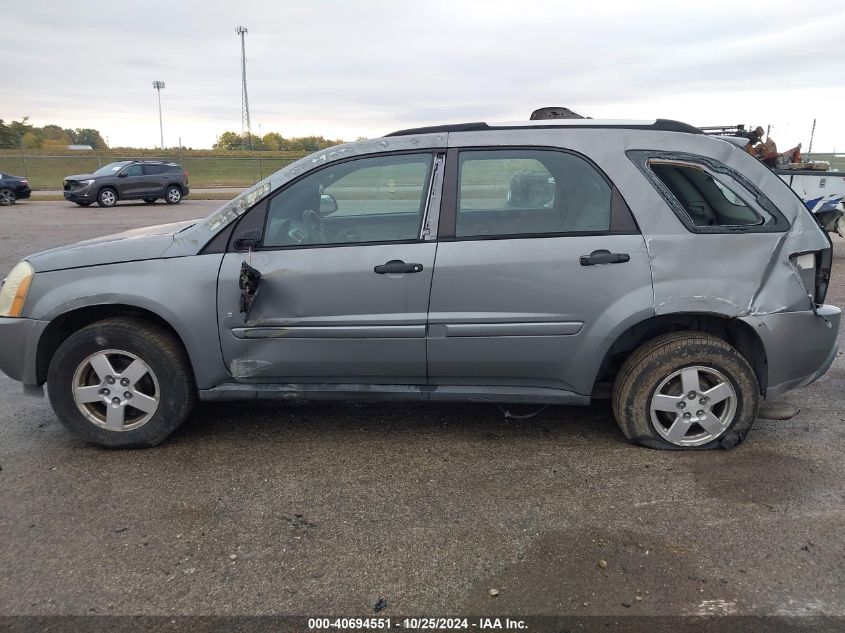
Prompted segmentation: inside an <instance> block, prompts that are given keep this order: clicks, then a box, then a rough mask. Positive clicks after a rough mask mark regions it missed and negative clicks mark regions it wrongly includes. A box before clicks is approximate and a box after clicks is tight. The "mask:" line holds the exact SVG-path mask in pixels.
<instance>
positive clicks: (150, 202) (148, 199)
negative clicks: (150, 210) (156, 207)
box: [144, 198, 158, 204]
mask: <svg viewBox="0 0 845 633" xmlns="http://www.w3.org/2000/svg"><path fill="white" fill-rule="evenodd" d="M156 200H158V198H144V202H146V203H147V204H155V202H156Z"/></svg>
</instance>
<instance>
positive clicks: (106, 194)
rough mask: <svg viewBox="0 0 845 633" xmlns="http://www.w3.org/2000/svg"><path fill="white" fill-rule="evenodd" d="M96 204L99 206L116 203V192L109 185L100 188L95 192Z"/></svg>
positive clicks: (109, 205) (110, 205) (108, 205)
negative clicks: (98, 191)
mask: <svg viewBox="0 0 845 633" xmlns="http://www.w3.org/2000/svg"><path fill="white" fill-rule="evenodd" d="M97 204H98V205H100V206H101V207H113V206H114V205H116V204H117V192H116V191H115V190H114V189H111V188H110V187H106V188H105V189H101V190H100V193H99V194H97Z"/></svg>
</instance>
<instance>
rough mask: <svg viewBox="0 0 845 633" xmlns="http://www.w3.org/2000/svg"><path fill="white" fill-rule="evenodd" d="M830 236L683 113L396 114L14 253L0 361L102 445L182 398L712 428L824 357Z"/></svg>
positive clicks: (726, 433) (695, 440)
mask: <svg viewBox="0 0 845 633" xmlns="http://www.w3.org/2000/svg"><path fill="white" fill-rule="evenodd" d="M831 257H832V249H831V243H830V240H829V238H828V236H827V234H826V233H825V232H824V231H823V230H822V229H821V228H820V227H819V226H818V225H817V223H816V222H815V220H814V219H813V217H812V216H811V215H810V213H809V212H808V211H807V209H806V208H805V207H804V205H803V204H802V203H801V201H800V200H799V199H798V198H797V197H796V195H795V194H794V193H793V192H792V191H791V190H790V189H789V187H787V186H786V184H784V183H783V182H782V181H781V180H780V179H779V178H778V177H777V176H775V175H774V174H772V172H771V171H770V170H768V169H767V168H766V167H765V166H763V165H762V164H760V163H759V162H758V161H756V160H755V159H754V158H752V157H751V156H749V155H748V154H746V153H745V152H743V151H742V150H741V149H739V148H737V147H736V146H734V145H733V144H732V143H730V142H728V141H727V140H723V139H719V138H714V137H709V136H706V135H704V134H702V133H700V132H699V130H697V129H696V128H693V127H690V126H688V125H685V124H683V123H677V122H673V121H666V120H657V121H644V122H643V121H598V120H592V119H588V120H541V121H532V122H526V123H518V124H499V125H494V124H489V125H488V124H485V123H467V124H462V125H451V126H442V127H434V128H420V129H414V130H404V131H401V132H396V133H394V134H390V135H388V136H386V137H384V138H379V139H374V140H366V141H360V142H356V143H350V144H346V145H341V146H338V147H335V148H333V149H329V150H325V151H321V152H318V153H316V154H313V155H312V156H309V157H307V158H304V159H302V160H300V161H298V162H296V163H293V164H292V165H290V166H288V167H285V168H284V169H282V170H281V171H279V172H277V173H275V174H273V175H272V176H270V177H269V178H267V179H265V180H264V181H262V182H260V183H259V184H257V185H256V186H255V187H253V188H252V189H250V190H248V191H246V192H245V193H243V194H242V195H240V196H238V197H237V198H236V199H234V200H233V201H232V202H230V203H228V204H226V205H225V206H224V207H222V208H221V209H220V210H219V211H217V212H215V213H214V214H212V215H211V216H209V217H208V218H206V219H204V220H200V221H196V222H188V223H181V224H175V225H167V226H159V227H154V228H151V229H148V230H138V231H130V232H128V233H124V234H121V235H114V236H110V237H104V238H101V239H95V240H89V241H86V242H81V243H79V244H74V245H71V246H67V247H63V248H57V249H53V250H49V251H45V252H42V253H38V254H36V255H32V256H30V257H27V258H26V259H25V260H24V261H22V262H20V263H19V264H18V265H17V266H15V268H14V269H13V270H12V271H11V273H10V274H9V276H8V277H7V279H6V281H5V285H4V286H3V288H2V292H1V293H0V314H2V318H0V369H2V370H3V371H4V372H5V373H6V374H8V375H9V376H11V377H12V378H14V379H16V380H20V381H22V382H23V383H24V387H25V390H26V391H28V392H33V393H41V392H42V391H43V387H42V385H44V384H45V383H46V384H47V386H48V392H49V397H50V401H51V403H52V405H53V408H54V410H55V412H56V415H57V416H58V418H59V419H60V420H61V421H62V423H63V424H64V425H65V426H66V427H67V428H68V429H70V430H71V431H73V432H74V433H76V434H77V435H79V436H80V437H82V438H84V439H85V440H87V441H89V442H93V443H95V444H100V445H103V446H122V447H139V446H152V445H155V444H157V443H159V442H161V441H162V440H164V439H165V438H166V437H167V436H168V435H169V434H170V433H172V432H173V431H174V429H176V428H177V427H178V426H179V425H180V424H181V423H182V422H183V420H185V418H186V417H187V416H188V414H189V412H190V410H191V405H192V404H193V403H194V400H195V399H196V398H200V399H201V400H222V399H263V398H282V399H289V398H339V399H357V398H366V399H392V400H397V399H401V400H428V401H473V402H481V401H483V402H518V403H556V404H567V405H587V404H589V403H590V402H591V400H592V399H593V398H597V397H608V396H612V399H613V410H614V413H615V415H616V419H617V420H618V422H619V426H620V427H621V429H622V432H623V433H624V435H625V436H626V437H627V438H629V439H630V440H632V441H634V442H638V443H640V444H644V445H646V446H651V447H654V448H695V449H707V448H714V447H730V446H733V445H735V444H736V443H737V442H740V441H741V440H742V439H743V438H744V437H745V436H746V434H747V433H748V431H749V429H750V428H751V426H752V424H753V422H754V419H755V417H756V413H757V409H758V406H759V403H760V399H761V398H773V397H776V396H779V395H780V394H782V393H784V392H785V391H787V390H789V389H794V388H797V387H801V386H804V385H806V384H808V383H810V382H812V381H813V380H815V379H816V378H818V377H819V376H821V375H822V374H823V373H824V372H825V371H826V370H827V368H828V367H829V366H830V364H831V362H832V360H833V358H834V356H835V354H836V344H835V341H836V334H837V331H838V327H839V319H840V311H839V309H838V308H835V307H833V306H829V305H825V304H824V298H825V293H826V290H827V284H828V279H829V275H830V265H831Z"/></svg>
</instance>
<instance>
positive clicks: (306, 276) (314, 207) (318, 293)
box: [217, 152, 442, 384]
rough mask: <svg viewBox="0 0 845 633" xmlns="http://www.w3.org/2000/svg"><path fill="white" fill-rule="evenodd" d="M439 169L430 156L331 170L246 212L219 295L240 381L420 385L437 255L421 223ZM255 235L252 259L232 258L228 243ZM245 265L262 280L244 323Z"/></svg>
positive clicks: (382, 158)
mask: <svg viewBox="0 0 845 633" xmlns="http://www.w3.org/2000/svg"><path fill="white" fill-rule="evenodd" d="M439 163H442V158H441V159H439V160H436V155H435V153H433V152H412V153H399V154H390V155H377V156H367V157H363V158H356V159H353V160H348V161H344V162H338V163H333V164H330V165H328V166H326V167H324V168H322V169H318V170H316V171H314V172H312V173H310V174H308V175H306V176H305V177H303V178H301V179H299V180H297V181H295V182H294V183H292V184H290V185H287V186H286V187H285V188H283V189H281V190H280V191H278V192H276V193H274V194H273V195H272V196H271V197H270V198H269V199H268V200H266V201H265V202H262V203H260V204H259V205H258V206H257V207H255V208H254V209H252V210H251V211H249V212H247V214H246V216H245V217H244V218H243V219H242V220H241V224H240V225H239V226H238V228H237V229H236V233H235V234H234V235H233V240H234V244H233V246H232V247H231V248H230V252H228V253H227V254H226V255H225V256H224V258H223V263H222V266H221V269H220V275H219V280H218V289H217V292H218V310H219V313H218V322H219V324H220V340H221V345H222V349H223V356H224V358H225V361H226V364H227V366H228V367H229V369H230V371H231V373H232V375H233V376H234V377H235V378H236V379H237V380H238V381H241V382H276V383H278V382H285V383H289V382H295V383H346V384H349V383H355V384H368V383H370V384H371V383H386V384H424V383H425V381H426V358H425V352H426V343H425V330H426V312H427V308H428V296H429V290H430V288H431V276H432V271H433V268H434V254H435V250H436V243H435V241H434V236H433V235H430V236H429V235H428V231H427V230H426V222H425V218H426V214H427V211H428V210H429V205H428V201H429V196H430V195H431V187H432V182H433V180H432V179H433V173H434V171H435V165H436V164H439ZM440 173H441V174H442V167H441V171H440ZM256 226H257V227H260V229H259V231H260V232H261V233H262V235H261V237H260V244H259V246H258V247H257V249H254V250H253V251H252V252H251V253H248V252H244V250H243V249H241V250H238V242H237V240H238V239H239V238H238V233H237V231H239V230H240V231H245V234H250V232H251V231H253V230H254V229H252V228H250V227H256ZM253 235H255V234H253ZM244 262H247V263H248V264H249V265H250V266H251V267H252V268H254V269H255V270H257V271H258V272H259V273H260V274H261V279H260V281H259V282H258V289H257V292H256V293H255V294H254V295H252V298H251V305H250V306H249V308H248V309H246V311H245V312H242V311H241V307H242V305H241V299H242V294H241V290H240V288H239V284H238V279H239V275H240V272H241V269H242V266H243V263H244Z"/></svg>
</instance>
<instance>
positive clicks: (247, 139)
mask: <svg viewBox="0 0 845 633" xmlns="http://www.w3.org/2000/svg"><path fill="white" fill-rule="evenodd" d="M235 32H236V33H237V34H238V35H239V36H240V38H241V142H242V144H243V145H242V147H243V148H244V149H252V129H251V127H250V124H249V97H248V96H247V92H246V34H247V32H248V31H247V28H246V27H245V26H239V27H238V28H237V29H235Z"/></svg>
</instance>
